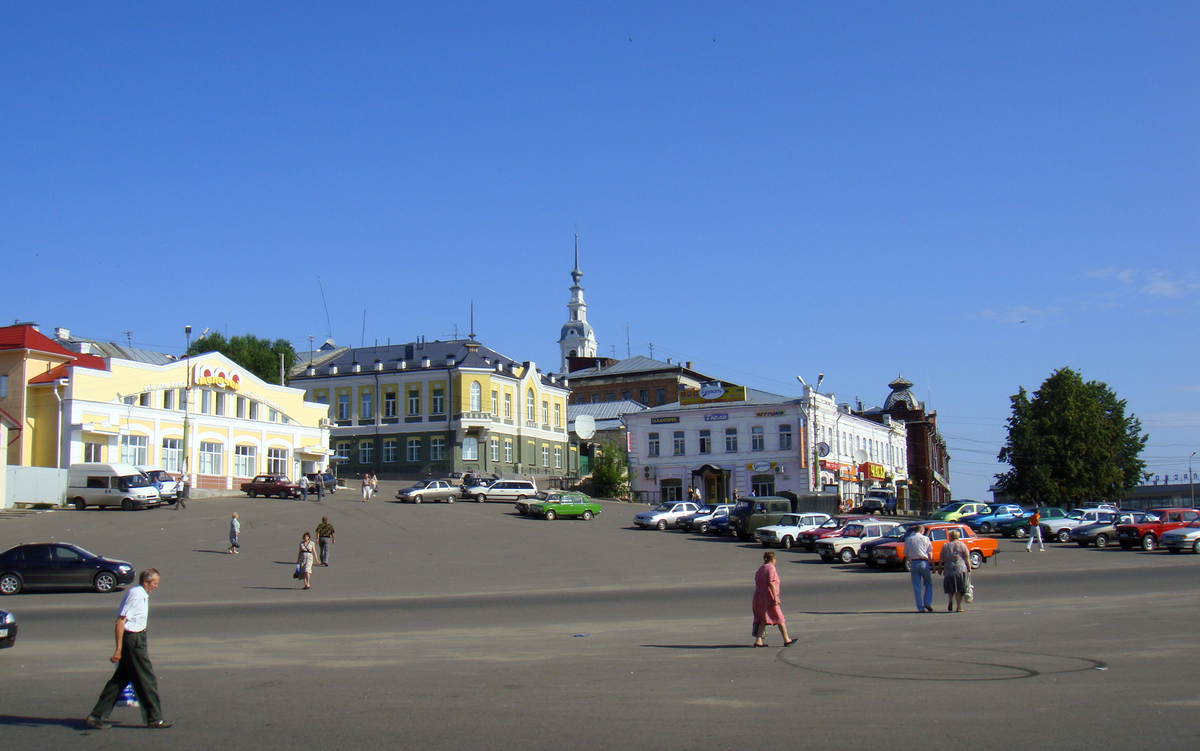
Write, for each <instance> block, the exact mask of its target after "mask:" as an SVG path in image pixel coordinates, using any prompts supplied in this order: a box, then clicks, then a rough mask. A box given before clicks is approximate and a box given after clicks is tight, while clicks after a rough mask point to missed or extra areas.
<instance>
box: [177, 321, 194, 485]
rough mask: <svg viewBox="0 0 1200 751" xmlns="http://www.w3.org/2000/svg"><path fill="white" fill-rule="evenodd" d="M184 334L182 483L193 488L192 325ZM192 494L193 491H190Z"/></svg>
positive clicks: (184, 328) (185, 328) (185, 329)
mask: <svg viewBox="0 0 1200 751" xmlns="http://www.w3.org/2000/svg"><path fill="white" fill-rule="evenodd" d="M183 335H184V336H186V337H187V349H185V350H184V351H183V363H184V370H185V373H184V387H183V466H182V467H180V469H181V470H182V472H181V474H182V475H183V478H182V479H183V480H184V481H183V482H182V483H181V484H182V485H184V486H186V488H187V489H188V490H190V489H191V486H192V482H191V478H190V477H189V473H190V471H191V469H192V466H191V456H192V455H191V451H190V450H189V448H188V430H189V428H190V423H191V402H192V327H191V326H184V327H183ZM188 495H191V493H188Z"/></svg>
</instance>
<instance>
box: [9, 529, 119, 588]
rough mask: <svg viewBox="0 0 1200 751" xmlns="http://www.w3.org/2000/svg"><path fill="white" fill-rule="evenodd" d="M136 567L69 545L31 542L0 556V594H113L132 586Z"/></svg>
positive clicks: (65, 543) (64, 543) (66, 543)
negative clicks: (74, 590)
mask: <svg viewBox="0 0 1200 751" xmlns="http://www.w3.org/2000/svg"><path fill="white" fill-rule="evenodd" d="M133 578H134V570H133V565H132V564H129V563H126V562H125V561H118V560H114V559H112V558H105V557H103V556H99V555H94V554H92V553H89V552H88V551H86V550H84V549H83V548H81V547H79V546H78V545H72V544H71V543H68V542H27V543H23V544H21V545H17V546H16V547H15V548H9V549H8V550H6V551H4V552H3V553H0V595H15V594H17V593H18V592H20V591H21V590H23V589H27V588H28V589H38V588H42V587H45V588H55V587H60V588H61V587H91V588H92V589H94V590H96V591H97V592H111V591H113V590H114V589H116V588H117V587H118V586H121V585H125V584H132V583H133Z"/></svg>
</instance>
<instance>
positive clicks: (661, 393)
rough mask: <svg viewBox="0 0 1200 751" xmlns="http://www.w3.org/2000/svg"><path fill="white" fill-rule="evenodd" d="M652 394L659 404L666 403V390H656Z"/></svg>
mask: <svg viewBox="0 0 1200 751" xmlns="http://www.w3.org/2000/svg"><path fill="white" fill-rule="evenodd" d="M654 394H655V396H656V397H657V398H658V403H659V404H666V403H667V390H666V389H658V390H657V391H655V392H654Z"/></svg>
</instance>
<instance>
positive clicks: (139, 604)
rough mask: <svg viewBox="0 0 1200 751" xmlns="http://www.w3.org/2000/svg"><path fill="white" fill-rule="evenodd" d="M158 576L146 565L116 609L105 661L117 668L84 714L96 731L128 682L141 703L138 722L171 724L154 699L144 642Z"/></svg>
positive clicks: (153, 681)
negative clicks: (113, 643) (112, 642)
mask: <svg viewBox="0 0 1200 751" xmlns="http://www.w3.org/2000/svg"><path fill="white" fill-rule="evenodd" d="M159 579H160V576H159V573H158V571H156V570H155V569H152V568H148V569H146V570H145V571H143V572H142V573H141V575H140V576H139V577H138V586H136V587H130V588H129V591H127V592H126V593H125V596H124V597H123V598H121V607H120V609H118V610H117V623H116V627H115V635H116V639H117V649H116V651H115V652H113V655H112V657H109V658H108V661H109V662H114V663H116V665H117V669H116V670H115V671H114V672H113V675H112V678H109V679H108V683H106V684H104V689H103V690H102V691H101V692H100V698H99V699H97V700H96V706H95V707H93V708H92V713H91V714H89V715H88V716H87V724H88V726H89V727H93V728H95V729H97V730H105V729H107V728H110V727H112V723H110V722H108V717H109V715H111V714H112V711H113V707H115V706H116V705H117V699H118V698H120V696H121V692H122V691H124V690H125V687H126V686H128V685H131V684H132V685H133V693H134V695H136V696H137V699H138V703H139V704H141V706H142V721H143V722H145V723H146V727H148V728H169V727H171V726H172V725H174V724H175V722H174V721H173V720H164V719H163V716H162V703H161V702H160V701H159V698H158V680H157V679H156V678H155V677H154V665H152V664H151V663H150V652H149V650H148V648H147V645H146V625H147V622H148V621H149V619H150V593H151V592H153V591H154V590H156V589H158V582H159Z"/></svg>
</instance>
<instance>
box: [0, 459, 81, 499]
mask: <svg viewBox="0 0 1200 751" xmlns="http://www.w3.org/2000/svg"><path fill="white" fill-rule="evenodd" d="M6 470H7V471H6V472H5V482H4V499H3V500H4V508H13V507H14V506H15V505H16V504H18V503H20V504H33V503H49V504H51V505H53V506H59V505H62V503H63V499H64V498H65V497H66V491H67V470H65V469H55V468H53V467H7V468H6Z"/></svg>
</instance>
